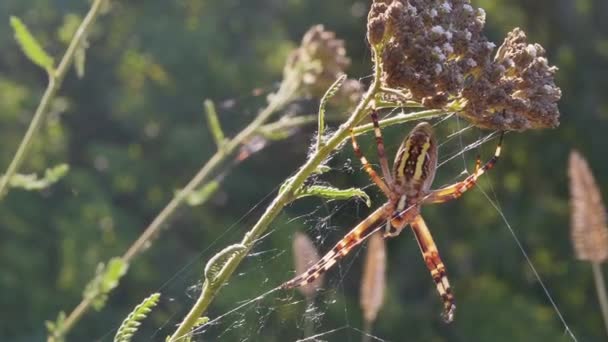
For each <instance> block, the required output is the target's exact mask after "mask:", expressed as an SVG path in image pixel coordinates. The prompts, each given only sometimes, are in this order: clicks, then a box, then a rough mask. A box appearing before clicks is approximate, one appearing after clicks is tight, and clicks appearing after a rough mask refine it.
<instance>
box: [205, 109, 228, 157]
mask: <svg viewBox="0 0 608 342" xmlns="http://www.w3.org/2000/svg"><path fill="white" fill-rule="evenodd" d="M205 113H206V114H207V123H208V124H209V130H210V131H211V135H213V140H214V141H215V144H216V145H217V148H218V149H221V148H222V146H224V143H225V138H224V132H223V131H222V126H221V125H220V120H219V119H218V118H217V111H216V110H215V105H214V104H213V101H211V100H205Z"/></svg>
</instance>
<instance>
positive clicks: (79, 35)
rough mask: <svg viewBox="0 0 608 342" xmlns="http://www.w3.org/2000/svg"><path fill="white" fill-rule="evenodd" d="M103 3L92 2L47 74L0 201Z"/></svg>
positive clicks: (0, 188) (1, 182) (0, 183)
mask: <svg viewBox="0 0 608 342" xmlns="http://www.w3.org/2000/svg"><path fill="white" fill-rule="evenodd" d="M104 1H106V0H95V1H94V2H93V4H92V5H91V8H90V9H89V12H88V13H87V15H86V17H85V18H84V20H83V21H82V23H81V24H80V26H79V27H78V29H77V30H76V33H75V34H74V37H72V40H71V41H70V45H69V46H68V48H67V50H66V51H65V54H64V55H63V57H62V58H61V62H60V63H59V66H58V67H57V70H55V71H50V72H49V81H48V84H47V87H46V90H45V91H44V94H43V95H42V99H40V103H39V104H38V107H37V108H36V112H35V113H34V117H33V118H32V121H31V122H30V126H29V127H28V129H27V131H26V132H25V136H24V137H23V140H21V143H20V144H19V148H18V149H17V152H15V156H14V157H13V159H12V160H11V162H10V164H9V166H8V168H7V169H6V172H5V173H4V177H0V199H2V198H3V197H4V196H5V195H6V193H7V192H8V184H9V182H10V179H11V178H12V177H13V176H14V175H15V173H16V172H17V171H18V170H19V168H20V167H21V164H23V160H24V159H25V156H26V155H27V152H28V150H29V149H30V147H31V146H32V141H33V138H34V136H35V135H36V133H37V132H38V129H40V126H41V125H42V123H43V122H44V118H45V117H46V115H47V113H48V109H49V105H50V104H51V101H52V100H53V99H54V98H55V95H56V94H57V92H58V91H59V89H60V88H61V83H62V82H63V79H64V78H65V75H66V74H67V72H68V70H69V69H70V66H71V65H72V61H73V60H74V56H75V54H76V51H77V50H78V47H79V45H80V44H82V41H83V37H85V36H86V35H87V34H88V32H89V30H90V29H91V26H92V25H93V23H94V22H95V19H97V16H98V15H99V10H100V9H101V5H102V4H103V2H104Z"/></svg>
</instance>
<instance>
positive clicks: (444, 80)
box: [367, 0, 561, 130]
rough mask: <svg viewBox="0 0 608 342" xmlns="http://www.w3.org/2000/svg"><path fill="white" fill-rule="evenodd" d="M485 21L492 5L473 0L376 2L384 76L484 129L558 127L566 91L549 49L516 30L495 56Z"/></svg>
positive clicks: (373, 15) (375, 28) (373, 26)
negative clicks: (550, 62) (558, 82)
mask: <svg viewBox="0 0 608 342" xmlns="http://www.w3.org/2000/svg"><path fill="white" fill-rule="evenodd" d="M484 24H485V12H484V11H483V10H482V9H480V8H478V9H476V8H474V7H473V6H471V4H470V3H469V1H466V0H452V1H447V0H444V1H430V0H426V1H423V0H376V1H374V3H373V4H372V7H371V10H370V12H369V15H368V26H367V30H368V33H367V34H368V40H369V42H370V44H372V46H373V47H374V50H375V51H377V52H378V53H379V56H377V58H378V59H379V60H378V62H380V64H381V66H382V83H383V84H384V85H386V86H388V87H390V88H394V89H399V90H401V91H402V92H404V93H405V94H406V96H407V97H408V98H409V99H410V100H413V101H417V102H420V103H422V104H423V105H424V106H425V107H428V108H438V109H440V108H444V109H448V110H454V111H457V112H459V113H460V114H461V115H463V116H464V117H466V118H467V119H469V120H470V121H472V122H473V123H474V124H475V125H477V126H480V127H484V128H494V129H503V130H524V129H530V128H546V127H555V126H557V125H558V118H559V111H558V109H557V101H558V100H559V98H560V96H561V92H560V90H559V88H558V87H557V86H556V85H555V82H554V79H553V76H554V73H555V70H556V68H555V67H550V66H549V65H548V63H547V60H546V58H545V57H544V54H545V51H544V50H543V48H542V47H541V46H540V45H538V44H534V45H531V44H527V42H526V36H525V34H524V33H523V31H521V30H519V29H515V30H513V32H511V33H510V34H509V35H508V37H507V39H505V42H504V43H503V45H502V46H501V47H500V48H499V49H498V52H497V54H496V56H495V57H494V58H492V53H493V50H494V48H495V44H494V43H492V42H489V41H488V39H487V38H486V37H485V36H484V35H483V33H482V30H483V27H484Z"/></svg>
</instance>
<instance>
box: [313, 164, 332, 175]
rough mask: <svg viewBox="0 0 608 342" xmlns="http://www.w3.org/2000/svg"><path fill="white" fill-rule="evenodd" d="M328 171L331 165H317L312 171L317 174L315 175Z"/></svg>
mask: <svg viewBox="0 0 608 342" xmlns="http://www.w3.org/2000/svg"><path fill="white" fill-rule="evenodd" d="M329 171H331V167H329V166H327V165H319V166H317V168H316V169H315V172H314V173H315V174H317V175H322V174H324V173H327V172H329Z"/></svg>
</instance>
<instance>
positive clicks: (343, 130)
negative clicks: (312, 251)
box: [169, 63, 438, 342]
mask: <svg viewBox="0 0 608 342" xmlns="http://www.w3.org/2000/svg"><path fill="white" fill-rule="evenodd" d="M374 75H375V77H374V81H373V83H372V84H371V86H370V88H369V89H368V91H367V92H366V93H365V95H364V96H363V98H362V99H361V102H360V103H359V104H358V105H357V107H356V108H355V110H354V111H353V113H352V115H351V116H350V117H349V119H348V120H347V121H346V122H345V123H344V124H342V125H341V126H340V127H339V128H338V130H336V131H335V132H334V134H333V135H332V136H331V137H330V138H329V139H328V140H327V141H326V142H325V144H324V145H323V146H322V147H321V148H320V149H318V150H316V151H315V153H314V154H312V155H311V156H310V158H309V159H308V160H307V161H306V163H305V164H304V165H303V166H302V167H301V168H300V170H299V171H298V172H297V173H296V174H295V175H294V176H293V177H291V178H289V180H288V181H287V184H286V185H285V186H284V187H283V188H282V191H280V192H279V194H278V195H277V196H276V197H275V199H274V200H273V201H272V203H271V204H270V205H269V206H268V207H267V208H266V211H265V212H264V214H263V215H262V217H260V219H259V220H258V222H257V223H256V224H255V225H254V226H253V227H252V228H251V230H249V231H248V232H247V233H246V234H245V236H244V237H243V239H242V241H241V244H243V245H245V246H246V247H247V250H245V251H244V252H243V253H240V254H238V255H237V256H235V257H234V258H232V259H230V260H229V261H228V262H227V263H226V265H225V266H224V267H223V268H222V271H221V272H220V273H219V274H218V275H217V277H216V278H215V281H214V283H215V284H218V285H216V286H205V287H204V288H203V290H202V291H201V294H200V297H199V299H198V300H197V302H196V303H195V304H194V306H193V307H192V309H191V310H190V313H189V314H188V315H187V316H186V318H188V317H191V316H193V315H194V316H197V317H200V316H201V315H202V314H203V313H204V312H205V311H206V310H207V308H208V307H209V305H210V304H211V302H212V301H213V298H215V296H216V295H217V294H218V292H219V290H220V289H221V287H222V286H223V285H224V284H226V283H227V281H228V279H229V278H230V276H231V275H232V273H233V272H234V271H235V270H236V268H237V266H238V265H239V264H240V263H241V261H242V260H243V259H244V258H245V257H246V256H247V254H248V252H249V251H250V250H251V249H252V248H253V246H254V243H255V241H256V240H257V239H259V238H260V237H261V236H262V235H263V234H264V233H265V232H266V230H267V229H268V226H269V225H270V224H271V223H272V222H273V221H274V219H276V218H277V216H278V215H279V213H281V211H282V210H283V208H284V207H285V206H286V205H287V204H288V203H289V202H290V201H291V199H292V198H293V195H294V191H295V190H296V189H299V188H300V187H301V186H302V185H303V184H304V181H305V180H306V179H307V178H308V177H309V176H310V175H311V174H312V173H313V172H315V170H316V169H317V167H318V166H319V165H320V164H321V163H322V162H324V161H325V160H326V159H327V158H328V157H329V156H330V155H331V153H332V152H333V151H334V150H335V149H337V148H338V147H339V146H340V145H341V144H342V142H343V141H344V140H345V139H346V138H348V136H349V134H350V130H351V129H352V128H354V127H355V125H356V124H357V123H358V122H359V121H361V119H363V118H364V117H365V115H366V114H367V111H368V110H369V106H370V103H371V101H372V99H374V97H375V95H376V93H377V92H378V90H379V86H380V82H379V80H380V66H379V65H378V63H376V64H375V73H374ZM407 115H408V118H409V120H418V119H423V118H427V117H430V116H436V115H438V113H437V112H436V111H423V112H421V113H411V114H407ZM192 327H193V321H192V320H191V319H184V321H182V323H181V324H180V325H179V327H178V329H177V330H176V331H175V333H174V334H173V335H172V336H171V338H170V339H169V341H172V342H173V341H178V340H179V339H181V338H183V337H184V336H186V334H188V333H190V331H191V330H192Z"/></svg>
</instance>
